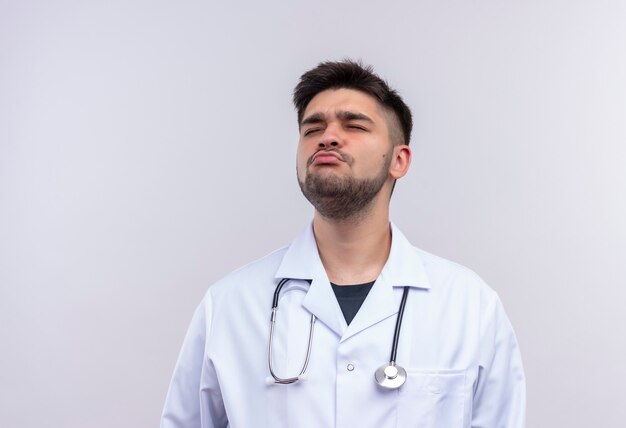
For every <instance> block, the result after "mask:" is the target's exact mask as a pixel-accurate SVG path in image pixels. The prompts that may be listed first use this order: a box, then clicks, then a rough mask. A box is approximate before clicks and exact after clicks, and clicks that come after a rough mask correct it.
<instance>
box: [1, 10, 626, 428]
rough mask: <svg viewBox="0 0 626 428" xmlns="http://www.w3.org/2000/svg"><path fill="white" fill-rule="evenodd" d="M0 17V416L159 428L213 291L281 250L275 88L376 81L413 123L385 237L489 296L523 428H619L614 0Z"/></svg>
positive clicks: (291, 123) (625, 192)
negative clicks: (332, 77) (325, 68)
mask: <svg viewBox="0 0 626 428" xmlns="http://www.w3.org/2000/svg"><path fill="white" fill-rule="evenodd" d="M381 5H382V2H380V1H372V2H366V1H365V2H364V1H362V0H361V1H356V0H350V1H344V2H328V1H320V2H315V3H311V2H303V3H299V2H293V1H279V0H272V1H266V2H253V1H248V2H228V3H227V2H219V3H218V2H200V1H163V0H161V1H147V0H146V1H119V0H115V1H111V0H109V1H100V2H95V1H93V2H88V1H67V0H66V1H9V0H0V349H1V350H0V415H2V416H1V417H0V419H1V420H2V422H1V424H2V426H3V427H11V428H13V427H20V428H21V427H29V428H30V427H40V426H45V427H51V428H56V427H63V428H70V427H71V428H74V427H76V428H79V427H80V428H84V427H90V428H91V427H93V428H98V427H148V426H155V425H156V424H157V421H158V417H159V413H160V410H161V406H162V403H163V399H164V394H165V392H166V389H167V385H168V382H169V378H170V375H171V371H172V369H173V365H174V362H175V358H176V355H177V353H178V350H179V346H180V344H181V341H182V338H183V334H184V332H185V329H186V326H187V323H188V321H189V319H190V317H191V314H192V311H193V309H194V308H195V306H196V305H197V304H198V303H199V300H200V298H201V296H202V294H203V293H204V291H205V290H206V287H207V286H209V285H210V284H211V283H212V282H213V281H214V280H216V279H217V278H219V277H221V276H222V275H224V274H226V273H227V272H228V271H230V270H231V269H233V268H235V267H237V266H239V265H241V264H244V263H246V262H248V261H250V260H251V259H253V258H257V257H259V256H261V255H263V254H265V253H267V252H269V251H271V250H272V249H274V248H275V247H277V246H280V245H283V244H286V243H288V242H289V241H290V240H291V239H292V237H293V236H294V235H295V233H296V232H297V231H299V230H300V229H301V228H302V227H303V225H304V224H305V223H306V222H307V221H308V219H309V216H310V213H311V211H310V208H309V206H308V205H307V203H306V201H305V200H304V198H302V197H301V196H300V194H299V189H298V187H297V184H296V181H295V166H294V156H295V148H296V141H297V132H296V131H297V130H296V125H295V114H294V112H293V110H292V106H291V104H290V96H291V90H292V88H293V86H294V84H295V83H296V81H297V78H298V76H299V75H300V74H301V73H302V72H303V71H305V70H307V69H308V68H310V67H312V66H314V65H315V64H316V63H317V62H319V61H321V60H325V59H339V58H342V57H344V56H350V57H353V58H362V59H363V60H365V61H366V62H369V63H371V64H373V65H374V66H375V68H376V69H377V71H378V72H379V73H380V74H381V75H383V76H385V77H387V78H388V79H389V81H390V83H391V84H392V85H393V86H395V87H396V88H397V89H399V90H400V92H401V93H402V94H403V96H404V97H405V99H406V100H407V102H408V103H409V104H410V105H411V106H412V108H413V110H414V114H415V116H416V130H415V134H414V139H413V143H412V145H413V149H414V159H415V161H414V164H413V167H412V171H411V173H410V174H409V176H408V177H406V178H405V179H404V180H403V181H402V182H400V183H399V185H398V187H397V188H396V192H395V195H394V203H393V207H392V210H393V218H394V219H395V221H396V223H397V224H398V225H399V226H400V227H401V228H402V229H403V230H404V232H405V234H406V235H407V236H408V237H410V239H411V240H412V241H413V242H414V243H415V244H416V245H418V246H420V247H422V248H424V249H426V250H429V251H431V252H434V253H437V254H439V255H442V256H444V257H447V258H450V259H453V260H456V261H458V262H461V263H463V264H466V265H468V266H470V267H471V268H473V269H474V270H476V271H477V272H479V273H480V274H481V275H482V276H483V277H484V278H485V279H486V280H487V281H488V282H489V283H490V284H491V286H492V287H493V288H495V289H496V290H497V291H498V293H499V294H500V295H501V297H502V299H503V301H504V304H505V307H506V308H507V311H508V314H509V316H510V318H511V320H512V322H513V325H514V326H515V328H516V331H517V334H518V339H519V341H520V344H521V347H522V352H523V357H524V361H525V366H526V372H527V377H528V387H529V391H528V402H529V408H528V426H529V427H532V428H535V427H537V428H539V427H546V428H554V427H568V428H577V427H581V428H582V427H585V428H588V427H603V428H610V427H618V426H621V425H622V423H623V421H624V420H625V419H626V408H625V407H624V406H623V405H622V399H623V397H624V394H623V389H622V388H621V385H620V384H621V381H620V379H621V380H623V379H624V378H626V376H625V375H626V369H625V367H626V366H625V365H624V363H623V361H624V359H626V335H625V334H624V327H623V326H624V325H625V322H624V321H625V316H624V302H625V301H626V292H625V287H624V286H625V285H626V274H625V273H624V261H625V260H626V226H625V224H624V219H625V218H626V168H624V164H625V161H626V149H625V147H624V146H625V144H626V81H625V79H624V76H626V46H625V45H626V23H625V22H626V4H625V3H624V2H621V1H619V0H616V1H604V0H598V1H593V2H591V1H588V2H587V1H565V0H562V1H561V0H544V1H539V0H536V1H527V2H504V1H495V0H494V1H489V0H477V1H473V2H467V1H460V0H459V1H426V0H420V1H406V2H393V5H391V6H386V7H384V8H383V7H382V6H381Z"/></svg>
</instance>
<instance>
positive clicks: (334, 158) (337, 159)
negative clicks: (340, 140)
mask: <svg viewBox="0 0 626 428" xmlns="http://www.w3.org/2000/svg"><path fill="white" fill-rule="evenodd" d="M341 162H344V160H343V158H342V156H341V155H340V154H339V153H337V152H335V151H328V150H321V151H319V152H317V153H315V154H314V155H313V156H312V157H311V158H310V159H309V162H308V164H309V165H337V164H339V163H341Z"/></svg>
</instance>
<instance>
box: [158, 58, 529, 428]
mask: <svg viewBox="0 0 626 428" xmlns="http://www.w3.org/2000/svg"><path fill="white" fill-rule="evenodd" d="M294 103H295V105H296V109H297V111H298V121H299V126H300V142H299V146H298V154H297V175H298V182H299V184H300V187H301V189H302V193H303V194H304V195H305V197H306V198H307V199H308V200H309V201H310V202H311V204H312V205H313V206H314V207H315V212H314V215H313V222H312V224H311V225H309V226H308V227H306V229H305V230H304V231H303V232H302V234H301V235H300V236H298V237H297V238H296V239H295V241H294V242H293V243H292V244H291V245H290V246H288V247H286V248H283V249H280V250H278V251H276V252H274V253H272V254H270V255H268V256H266V257H265V258H263V259H261V260H259V261H256V262H253V263H251V264H249V265H247V266H245V267H243V268H241V269H239V270H237V271H235V272H233V273H231V274H230V275H228V276H227V277H226V278H224V279H222V280H221V281H219V282H218V283H217V284H215V285H213V286H212V287H211V288H209V290H208V292H207V294H206V296H205V298H204V300H203V302H202V303H201V305H200V307H199V308H198V310H197V311H196V313H195V315H194V317H193V320H192V323H191V326H190V328H189V331H188V333H187V336H186V338H185V341H184V344H183V348H182V351H181V354H180V356H179V359H178V363H177V366H176V370H175V372H174V376H173V379H172V383H171V386H170V390H169V392H168V395H167V399H166V402H165V409H164V411H163V417H162V421H161V427H162V428H174V427H176V428H182V427H185V428H192V427H194V428H195V427H198V428H209V427H211V428H212V427H226V426H229V427H233V428H236V427H243V428H248V427H324V428H328V427H341V428H343V427H350V428H353V427H376V428H381V427H413V426H415V427H418V426H419V427H436V428H469V427H485V428H505V427H506V428H521V427H523V426H524V411H525V380H524V372H523V368H522V362H521V357H520V354H519V349H518V347H517V343H516V339H515V335H514V333H513V330H512V328H511V325H510V323H509V321H508V319H507V317H506V315H505V313H504V311H503V309H502V305H501V303H500V300H499V299H498V297H497V295H496V294H495V292H494V291H493V290H491V289H490V288H489V287H488V286H487V285H485V284H484V283H483V282H482V281H481V279H480V278H479V277H478V276H476V275H475V274H474V273H473V272H471V271H470V270H468V269H466V268H464V267H462V266H459V265H456V264H454V263H451V262H448V261H446V260H443V259H441V258H438V257H435V256H433V255H431V254H428V253H426V252H424V251H421V250H419V249H417V248H415V247H413V246H412V245H411V244H410V243H409V242H408V241H407V240H406V238H405V237H404V236H403V235H402V233H401V232H400V231H399V230H398V229H397V228H396V227H395V226H394V225H393V224H390V222H389V200H390V198H391V194H392V190H393V187H394V184H395V181H396V180H398V179H400V178H402V177H403V176H404V175H405V174H406V172H407V170H408V168H409V166H410V164H411V150H410V148H409V146H408V143H409V139H410V133H411V127H412V119H411V113H410V110H409V108H408V107H407V106H406V105H405V103H404V102H403V101H402V99H401V98H400V96H399V95H398V94H397V93H396V92H395V91H393V90H391V89H390V88H389V87H388V86H387V84H386V83H385V82H384V81H383V80H381V79H380V78H379V77H378V76H376V75H375V74H374V73H373V72H372V70H371V68H368V67H363V66H361V65H360V64H359V63H355V62H351V61H343V62H327V63H322V64H320V65H319V66H317V67H316V68H314V69H312V70H310V71H308V72H307V73H305V74H304V75H303V76H302V77H301V80H300V83H299V84H298V85H297V87H296V89H295V92H294ZM276 306H277V307H278V308H279V309H276V312H272V311H271V308H272V307H276ZM270 313H271V314H272V316H271V319H272V320H275V324H274V323H273V324H272V328H271V333H270V325H269V321H270ZM309 345H310V346H309ZM268 353H269V355H268ZM268 360H269V361H268ZM303 372H304V374H303Z"/></svg>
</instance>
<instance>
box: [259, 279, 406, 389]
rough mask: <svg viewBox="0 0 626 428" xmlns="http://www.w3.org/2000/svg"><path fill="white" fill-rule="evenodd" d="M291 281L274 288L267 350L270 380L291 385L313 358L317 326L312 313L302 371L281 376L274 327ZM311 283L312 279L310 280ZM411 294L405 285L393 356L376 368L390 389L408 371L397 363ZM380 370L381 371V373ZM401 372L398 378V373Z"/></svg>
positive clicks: (302, 373)
mask: <svg viewBox="0 0 626 428" xmlns="http://www.w3.org/2000/svg"><path fill="white" fill-rule="evenodd" d="M288 281H289V278H283V279H281V280H280V281H279V283H278V285H277V286H276V289H275V290H274V297H273V299H272V314H271V316H270V337H269V346H268V351H267V359H268V365H269V370H270V374H271V375H272V377H271V378H268V379H269V380H270V381H271V379H272V378H273V379H274V380H273V382H271V383H277V384H281V385H289V384H292V383H295V382H297V381H299V380H303V379H304V375H305V373H306V369H307V367H308V366H309V361H310V359H311V349H312V347H313V331H314V327H315V319H316V318H315V315H313V314H311V325H310V327H309V340H308V344H307V350H306V357H305V359H304V363H303V365H302V369H301V370H300V373H299V374H298V375H297V376H295V377H288V378H281V377H280V376H278V375H277V374H276V373H275V372H274V368H273V365H272V344H273V339H274V327H275V325H276V313H277V312H278V300H279V299H280V292H281V290H282V288H283V286H284V285H285V284H286V283H287V282H288ZM308 282H309V284H310V283H311V281H308ZM408 295H409V287H408V286H405V287H404V291H403V293H402V299H401V301H400V308H399V309H398V316H397V317H396V326H395V329H394V332H393V341H392V345H391V356H390V357H389V365H387V366H384V365H383V366H382V367H380V368H379V369H378V370H376V373H375V378H376V381H377V382H378V383H379V385H380V386H382V387H385V388H390V389H395V388H399V387H400V386H402V384H404V381H405V380H406V372H405V370H404V369H403V368H402V367H400V366H397V365H396V357H397V354H398V341H399V338H400V330H401V329H402V320H403V319H404V308H405V307H406V300H407V297H408ZM388 369H391V370H392V371H393V373H395V374H392V375H391V377H389V376H387V373H386V372H387V370H388ZM379 372H380V373H379ZM398 373H399V374H400V376H399V377H398V379H397V380H395V379H396V374H398ZM379 378H380V379H379Z"/></svg>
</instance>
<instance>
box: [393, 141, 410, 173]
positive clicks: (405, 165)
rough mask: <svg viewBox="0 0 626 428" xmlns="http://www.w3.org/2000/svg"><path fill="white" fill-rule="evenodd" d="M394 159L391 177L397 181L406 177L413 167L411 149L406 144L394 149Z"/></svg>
mask: <svg viewBox="0 0 626 428" xmlns="http://www.w3.org/2000/svg"><path fill="white" fill-rule="evenodd" d="M392 156H393V159H391V166H390V167H389V175H390V176H391V177H392V178H393V179H394V180H397V179H398V178H402V177H404V175H405V174H406V173H407V172H408V170H409V166H411V148H410V147H409V146H407V145H406V144H400V145H398V146H395V147H394V148H393V154H392Z"/></svg>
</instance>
